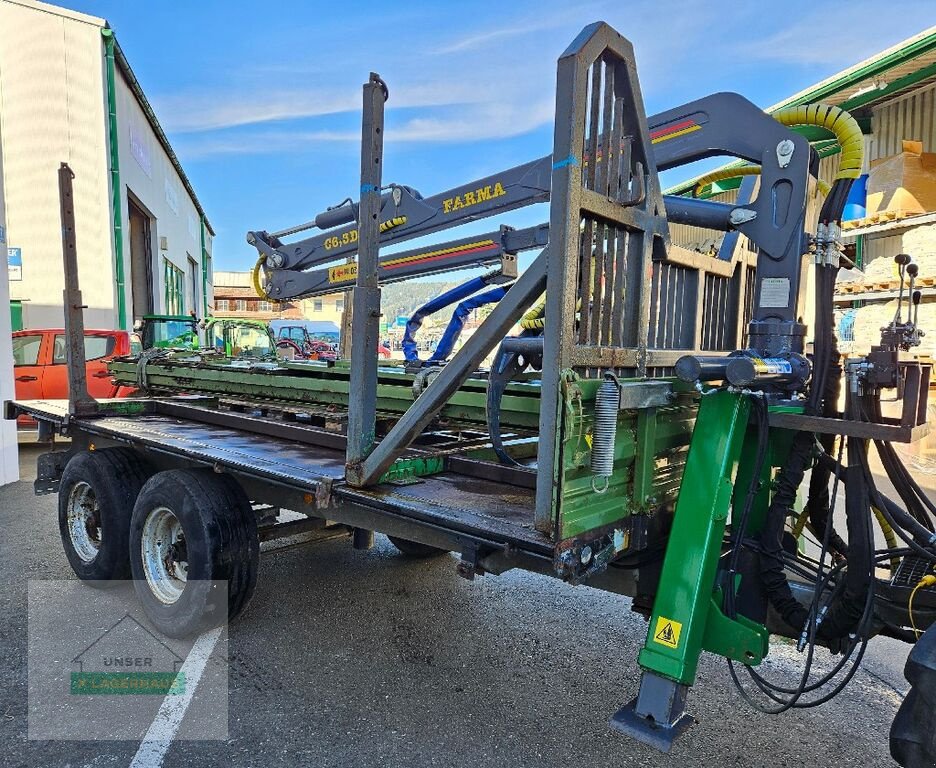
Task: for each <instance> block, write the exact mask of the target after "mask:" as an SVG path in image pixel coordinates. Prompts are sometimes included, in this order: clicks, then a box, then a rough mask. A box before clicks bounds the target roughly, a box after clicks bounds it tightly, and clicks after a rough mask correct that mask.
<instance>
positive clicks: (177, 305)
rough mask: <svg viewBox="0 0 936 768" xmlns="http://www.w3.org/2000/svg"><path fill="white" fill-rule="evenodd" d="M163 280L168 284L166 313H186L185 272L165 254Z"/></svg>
mask: <svg viewBox="0 0 936 768" xmlns="http://www.w3.org/2000/svg"><path fill="white" fill-rule="evenodd" d="M163 280H164V282H165V285H166V314H167V315H181V314H184V313H185V273H184V272H183V271H182V270H181V269H179V268H178V267H177V266H176V265H175V264H173V263H172V262H171V261H169V259H167V258H166V257H165V256H164V257H163Z"/></svg>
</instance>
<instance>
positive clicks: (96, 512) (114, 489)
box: [58, 448, 150, 588]
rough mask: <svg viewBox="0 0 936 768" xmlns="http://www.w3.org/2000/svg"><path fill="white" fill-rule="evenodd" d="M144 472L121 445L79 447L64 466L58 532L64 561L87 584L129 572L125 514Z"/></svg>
mask: <svg viewBox="0 0 936 768" xmlns="http://www.w3.org/2000/svg"><path fill="white" fill-rule="evenodd" d="M149 474H150V471H149V468H148V466H147V464H146V462H145V461H144V460H143V459H142V458H140V456H138V455H137V454H136V453H134V452H133V451H131V450H129V449H126V448H108V449H106V450H102V451H94V452H91V451H82V452H81V453H77V454H75V455H74V456H73V457H72V458H71V459H70V460H69V462H68V464H67V465H66V466H65V470H64V471H63V472H62V478H61V481H60V482H59V497H58V519H59V533H60V534H61V536H62V545H63V546H64V548H65V556H66V557H67V558H68V563H69V565H71V567H72V570H73V571H74V572H75V574H76V575H77V576H78V578H79V579H81V580H82V581H84V582H86V583H87V584H88V585H89V586H92V587H98V588H103V587H109V586H112V585H113V582H114V581H115V580H120V579H128V578H130V553H129V548H128V536H129V531H130V515H131V514H132V513H133V503H134V502H135V501H136V498H137V494H139V492H140V489H141V488H142V487H143V484H144V483H145V482H146V478H147V477H148V476H149Z"/></svg>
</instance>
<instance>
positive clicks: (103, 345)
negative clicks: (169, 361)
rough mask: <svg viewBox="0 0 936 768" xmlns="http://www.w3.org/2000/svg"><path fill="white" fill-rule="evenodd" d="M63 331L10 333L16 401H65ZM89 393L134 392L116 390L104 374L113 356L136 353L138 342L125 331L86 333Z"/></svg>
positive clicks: (117, 394)
mask: <svg viewBox="0 0 936 768" xmlns="http://www.w3.org/2000/svg"><path fill="white" fill-rule="evenodd" d="M65 343H66V339H65V331H64V330H62V329H61V328H52V329H42V330H27V331H16V332H15V333H14V334H13V378H14V386H15V389H16V399H17V400H64V399H65V398H67V397H68V373H67V370H66V367H65ZM84 347H85V359H86V360H87V372H88V394H90V395H91V397H96V398H107V397H124V396H126V395H129V394H130V393H131V392H132V391H133V390H131V389H127V388H126V387H118V386H116V385H115V384H114V383H113V382H112V381H111V375H110V374H109V373H108V372H107V362H108V360H110V359H111V358H112V357H119V356H120V355H129V354H136V353H138V352H139V351H140V343H139V340H138V339H137V338H136V336H135V335H134V334H131V333H128V332H127V331H90V330H89V331H85V344H84Z"/></svg>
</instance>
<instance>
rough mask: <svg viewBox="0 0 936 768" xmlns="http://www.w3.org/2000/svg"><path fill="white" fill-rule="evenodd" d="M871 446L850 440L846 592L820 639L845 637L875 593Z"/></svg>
mask: <svg viewBox="0 0 936 768" xmlns="http://www.w3.org/2000/svg"><path fill="white" fill-rule="evenodd" d="M853 399H854V398H852V397H849V398H848V400H849V405H848V411H849V417H850V418H852V419H855V420H857V419H859V418H860V415H861V414H860V412H859V409H858V405H857V403H853V402H851V401H852V400H853ZM867 453H868V443H867V441H865V440H858V439H856V438H849V439H848V467H847V468H846V469H845V477H846V478H847V481H846V483H845V520H846V526H847V530H848V567H847V568H846V569H845V579H844V591H843V593H842V594H841V595H840V596H839V598H838V599H837V600H835V601H833V602H832V603H831V604H830V605H829V606H828V612H827V613H826V617H825V620H824V621H823V622H822V624H821V625H820V626H819V627H818V631H817V636H818V637H819V639H822V640H834V639H837V638H840V637H844V636H846V635H847V634H848V633H849V632H851V631H853V630H854V629H855V627H856V626H857V625H858V623H859V621H860V620H861V617H862V616H863V615H864V611H865V604H866V601H867V599H868V592H869V591H873V584H872V579H873V572H874V537H873V535H872V532H871V515H870V514H868V513H869V510H870V508H871V500H870V497H869V493H868V486H867V484H866V482H865V476H864V473H863V469H862V465H863V463H864V462H866V461H867Z"/></svg>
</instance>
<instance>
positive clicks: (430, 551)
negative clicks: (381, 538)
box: [387, 536, 448, 559]
mask: <svg viewBox="0 0 936 768" xmlns="http://www.w3.org/2000/svg"><path fill="white" fill-rule="evenodd" d="M387 538H388V539H390V543H391V544H393V546H395V547H396V548H397V549H398V550H399V551H400V552H401V553H402V554H404V555H406V556H407V557H418V558H420V559H423V558H427V557H438V556H439V555H446V554H448V550H447V549H439V548H438V547H431V546H429V545H428V544H422V543H420V542H418V541H410V540H409V539H401V538H400V537H399V536H387Z"/></svg>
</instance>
